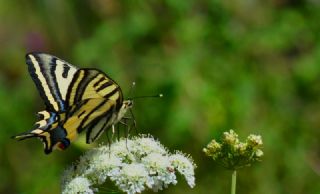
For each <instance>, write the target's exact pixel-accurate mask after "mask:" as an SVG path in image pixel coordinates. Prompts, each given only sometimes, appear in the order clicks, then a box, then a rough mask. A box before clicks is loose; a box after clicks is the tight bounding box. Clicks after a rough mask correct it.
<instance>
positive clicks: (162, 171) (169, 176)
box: [141, 153, 177, 191]
mask: <svg viewBox="0 0 320 194" xmlns="http://www.w3.org/2000/svg"><path fill="white" fill-rule="evenodd" d="M141 161H142V163H143V164H144V165H145V166H146V168H147V169H148V172H149V174H150V175H151V176H152V179H153V182H154V183H153V186H152V187H151V188H152V189H153V190H154V191H158V190H162V188H163V187H167V185H169V184H171V183H172V184H176V183H177V180H176V175H175V174H174V167H173V166H172V164H171V161H170V158H169V156H167V155H162V154H159V153H151V154H149V155H147V156H146V157H144V158H142V160H141Z"/></svg>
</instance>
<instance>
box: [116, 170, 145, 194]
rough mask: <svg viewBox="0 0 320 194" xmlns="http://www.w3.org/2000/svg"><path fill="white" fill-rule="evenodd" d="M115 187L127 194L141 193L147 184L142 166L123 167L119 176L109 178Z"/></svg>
mask: <svg viewBox="0 0 320 194" xmlns="http://www.w3.org/2000/svg"><path fill="white" fill-rule="evenodd" d="M110 179H111V180H113V181H115V183H116V185H117V186H118V187H119V188H120V189H121V190H122V191H124V192H127V193H128V194H134V193H141V192H142V191H143V190H145V184H146V183H147V182H148V179H149V177H148V172H147V170H146V169H145V167H144V166H143V165H142V164H128V165H125V166H123V168H122V170H121V171H120V173H119V174H117V175H115V176H111V177H110Z"/></svg>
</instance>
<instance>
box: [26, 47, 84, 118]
mask: <svg viewBox="0 0 320 194" xmlns="http://www.w3.org/2000/svg"><path fill="white" fill-rule="evenodd" d="M26 63H27V65H28V70H29V73H30V75H31V77H32V79H33V81H34V83H35V84H36V86H37V89H38V91H39V93H40V96H41V98H42V99H43V100H44V103H45V105H46V107H47V110H50V111H54V112H64V111H65V110H66V109H67V107H66V103H65V101H66V97H67V93H68V88H69V85H70V83H71V82H72V80H73V77H74V75H75V74H76V72H77V71H78V68H76V67H74V66H73V65H71V64H69V63H67V62H65V61H63V60H61V59H59V58H58V57H55V56H52V55H49V54H45V53H29V54H27V55H26Z"/></svg>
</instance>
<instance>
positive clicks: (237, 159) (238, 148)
mask: <svg viewBox="0 0 320 194" xmlns="http://www.w3.org/2000/svg"><path fill="white" fill-rule="evenodd" d="M262 145H263V143H262V139H261V136H260V135H253V134H251V135H249V136H248V137H247V139H246V141H245V142H240V140H239V138H238V134H236V133H235V132H234V131H233V130H230V131H228V132H224V133H223V136H222V138H221V141H220V142H217V141H216V140H214V139H213V140H212V141H211V142H210V143H209V144H208V145H207V147H206V148H204V149H203V151H204V153H205V154H206V155H207V156H209V157H212V159H213V160H214V161H217V162H218V163H219V164H221V165H222V166H223V167H225V168H227V169H230V170H236V169H239V168H242V167H245V166H250V165H251V164H252V163H253V162H256V161H260V160H261V157H262V156H263V152H262V150H261V149H262Z"/></svg>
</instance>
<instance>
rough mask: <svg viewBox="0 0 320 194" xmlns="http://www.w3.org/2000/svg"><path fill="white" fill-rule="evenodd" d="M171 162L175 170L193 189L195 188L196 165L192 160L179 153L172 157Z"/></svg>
mask: <svg viewBox="0 0 320 194" xmlns="http://www.w3.org/2000/svg"><path fill="white" fill-rule="evenodd" d="M170 160H171V163H172V165H173V166H174V168H176V169H177V170H178V172H179V173H181V174H182V175H183V176H184V177H185V179H186V180H187V182H188V185H189V186H190V187H191V188H193V187H194V186H195V178H194V169H195V168H196V165H195V164H194V162H193V161H192V159H191V158H190V157H187V156H185V155H184V154H182V153H180V152H177V153H176V154H173V155H171V156H170Z"/></svg>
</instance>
